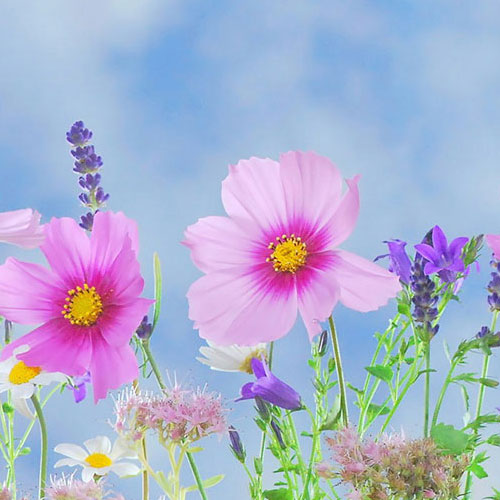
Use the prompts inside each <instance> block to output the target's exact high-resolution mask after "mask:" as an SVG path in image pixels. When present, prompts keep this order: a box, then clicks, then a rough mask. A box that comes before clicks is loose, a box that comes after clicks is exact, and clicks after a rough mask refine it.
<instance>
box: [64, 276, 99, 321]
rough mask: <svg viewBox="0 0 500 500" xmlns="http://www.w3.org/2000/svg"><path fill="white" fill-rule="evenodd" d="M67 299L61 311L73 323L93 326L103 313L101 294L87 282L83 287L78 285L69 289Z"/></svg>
mask: <svg viewBox="0 0 500 500" xmlns="http://www.w3.org/2000/svg"><path fill="white" fill-rule="evenodd" d="M65 300H66V304H64V309H63V310H62V311H61V313H62V315H63V316H64V317H65V318H66V319H68V320H69V322H70V323H71V324H72V325H80V326H92V325H93V324H95V322H96V321H97V320H98V319H99V316H100V315H101V313H102V299H101V296H100V295H99V294H98V293H97V292H96V290H95V286H92V287H89V286H88V285H87V283H85V284H84V285H83V288H82V287H79V286H77V287H76V288H73V289H72V290H68V297H66V299H65Z"/></svg>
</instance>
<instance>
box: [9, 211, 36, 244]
mask: <svg viewBox="0 0 500 500" xmlns="http://www.w3.org/2000/svg"><path fill="white" fill-rule="evenodd" d="M43 238H44V236H43V226H40V214H39V213H38V212H37V211H36V210H32V209H31V208H23V209H21V210H14V211H12V212H1V213H0V242H2V243H12V244H13V245H18V246H20V247H23V248H35V247H38V246H40V245H41V244H42V243H43Z"/></svg>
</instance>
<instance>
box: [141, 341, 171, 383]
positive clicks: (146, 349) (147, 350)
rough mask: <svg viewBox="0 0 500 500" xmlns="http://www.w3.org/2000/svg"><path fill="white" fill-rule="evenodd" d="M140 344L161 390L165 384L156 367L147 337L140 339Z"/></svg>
mask: <svg viewBox="0 0 500 500" xmlns="http://www.w3.org/2000/svg"><path fill="white" fill-rule="evenodd" d="M142 346H143V347H144V352H145V353H146V356H147V358H148V361H149V364H150V365H151V368H152V369H153V373H154V374H155V377H156V381H157V382H158V385H159V386H160V389H161V390H162V391H163V390H164V389H165V388H166V387H167V386H166V385H165V382H164V381H163V378H162V376H161V372H160V369H159V368H158V365H157V364H156V361H155V358H154V356H153V353H152V352H151V348H150V346H149V339H144V340H143V341H142Z"/></svg>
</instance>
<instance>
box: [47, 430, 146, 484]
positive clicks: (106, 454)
mask: <svg viewBox="0 0 500 500" xmlns="http://www.w3.org/2000/svg"><path fill="white" fill-rule="evenodd" d="M83 444H84V445H85V448H87V451H85V450H84V449H83V448H82V447H81V446H78V445H76V444H69V443H62V444H58V445H57V446H56V447H55V448H54V451H55V452H56V453H60V454H61V455H66V456H67V457H69V458H63V459H61V460H59V461H58V462H57V463H56V464H55V466H54V467H62V466H64V465H68V466H70V467H74V466H75V465H81V466H82V467H83V470H82V479H83V481H85V482H86V483H87V482H89V481H90V480H91V479H92V478H93V477H94V475H98V476H104V475H106V474H107V473H108V472H110V471H112V472H114V473H115V474H116V475H118V476H119V477H125V476H135V475H136V474H139V472H140V471H141V469H140V468H139V467H137V465H135V464H132V463H130V462H120V461H119V460H120V459H121V458H134V456H133V455H132V453H131V450H130V447H129V446H127V445H126V443H125V442H124V441H123V440H122V439H117V440H116V441H115V443H114V444H113V448H111V441H110V440H109V439H108V438H107V437H106V436H97V437H95V438H92V439H88V440H87V441H85V442H84V443H83Z"/></svg>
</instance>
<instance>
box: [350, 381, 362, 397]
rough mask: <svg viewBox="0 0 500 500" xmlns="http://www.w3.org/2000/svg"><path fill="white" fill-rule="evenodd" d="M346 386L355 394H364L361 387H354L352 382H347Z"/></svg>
mask: <svg viewBox="0 0 500 500" xmlns="http://www.w3.org/2000/svg"><path fill="white" fill-rule="evenodd" d="M347 387H348V388H349V389H351V391H354V392H355V393H356V394H358V395H359V396H363V395H364V391H363V390H362V389H358V388H357V387H354V386H353V385H352V384H350V383H349V382H347Z"/></svg>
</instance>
